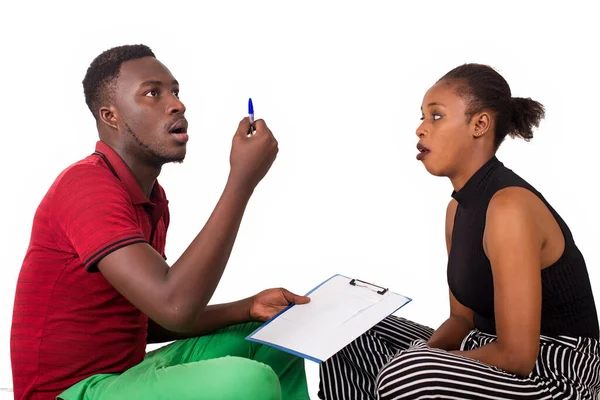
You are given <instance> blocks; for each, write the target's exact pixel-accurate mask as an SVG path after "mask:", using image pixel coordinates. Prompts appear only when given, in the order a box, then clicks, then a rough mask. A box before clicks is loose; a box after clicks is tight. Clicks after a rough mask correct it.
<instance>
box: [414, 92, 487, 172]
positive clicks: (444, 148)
mask: <svg viewBox="0 0 600 400" xmlns="http://www.w3.org/2000/svg"><path fill="white" fill-rule="evenodd" d="M466 111H467V104H466V103H465V101H464V100H463V98H462V97H461V96H459V95H457V94H456V92H455V90H454V86H453V84H452V83H448V82H444V81H441V82H438V83H436V84H435V85H434V86H432V87H431V88H430V89H429V90H428V91H427V93H425V97H424V98H423V104H422V105H421V112H422V121H423V122H421V125H419V127H418V128H417V131H416V133H417V137H418V138H419V143H418V145H417V148H418V149H419V153H418V154H417V159H418V160H420V161H422V162H423V165H425V168H426V169H427V171H428V172H429V173H430V174H432V175H436V176H453V174H455V173H456V172H457V171H459V170H460V168H459V167H460V165H461V163H464V162H465V161H467V160H468V158H469V157H470V155H471V151H472V146H473V138H474V137H473V134H474V133H475V131H474V126H473V125H472V124H470V123H469V121H467V117H466V115H465V112H466Z"/></svg>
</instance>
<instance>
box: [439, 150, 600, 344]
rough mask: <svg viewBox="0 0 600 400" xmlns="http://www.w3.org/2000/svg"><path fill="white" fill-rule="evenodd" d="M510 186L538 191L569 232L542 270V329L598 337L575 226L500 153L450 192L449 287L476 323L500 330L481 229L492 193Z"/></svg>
mask: <svg viewBox="0 0 600 400" xmlns="http://www.w3.org/2000/svg"><path fill="white" fill-rule="evenodd" d="M509 186H519V187H522V188H525V189H528V190H530V191H531V192H533V193H534V194H535V195H537V196H538V197H539V198H540V200H542V201H543V202H544V204H545V205H546V207H548V209H549V210H550V212H551V213H552V215H553V216H554V218H555V219H556V221H557V222H558V225H559V226H560V229H561V230H562V233H563V235H564V238H565V250H564V253H563V254H562V256H561V257H560V258H559V259H558V260H557V261H556V262H555V263H554V264H552V265H551V266H549V267H548V268H545V269H543V270H542V273H541V276H542V321H541V322H542V325H541V334H542V335H546V336H558V335H566V336H574V337H577V336H584V337H591V338H595V339H598V338H599V336H600V333H599V328H598V315H597V313H596V305H595V303H594V296H593V294H592V288H591V285H590V280H589V277H588V272H587V268H586V265H585V261H584V259H583V256H582V254H581V252H580V251H579V249H578V248H577V246H576V245H575V242H574V240H573V236H572V234H571V231H570V230H569V228H568V227H567V225H566V224H565V222H564V221H563V219H562V218H561V217H560V216H559V215H558V213H557V212H556V211H555V210H554V209H553V208H552V207H551V206H550V205H549V204H548V202H546V200H545V199H544V197H543V196H542V195H541V194H540V193H539V192H538V191H537V190H535V189H534V188H533V187H532V186H531V185H529V184H528V183H527V182H525V180H523V179H522V178H520V177H519V176H518V175H517V174H515V173H514V172H513V171H511V170H510V169H508V168H506V167H505V166H504V164H502V163H501V162H500V161H498V159H497V158H496V157H493V158H492V159H490V160H489V161H488V162H486V163H485V164H484V165H483V166H482V167H481V168H480V169H479V170H478V171H477V172H476V173H475V174H474V175H473V176H472V177H471V178H470V179H469V180H468V181H467V183H466V184H465V186H464V187H463V188H462V189H460V190H459V191H454V192H453V193H452V197H453V198H454V199H456V201H457V202H458V208H457V210H456V216H455V218H454V228H453V231H452V246H451V249H450V255H449V257H448V285H449V287H450V290H451V291H452V293H453V294H454V296H455V297H456V299H457V300H458V301H459V302H460V303H461V304H463V305H464V306H466V307H468V308H470V309H471V310H473V311H474V314H475V316H474V320H475V327H476V328H477V329H479V330H481V331H482V332H487V333H491V334H496V327H495V319H494V286H493V280H492V270H491V265H490V260H488V258H487V256H486V255H485V252H484V250H483V232H484V229H485V218H486V212H487V207H488V204H489V202H490V200H491V198H492V196H493V195H494V194H495V193H496V192H497V191H499V190H501V189H503V188H506V187H509Z"/></svg>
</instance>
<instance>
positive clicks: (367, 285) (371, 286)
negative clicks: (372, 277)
mask: <svg viewBox="0 0 600 400" xmlns="http://www.w3.org/2000/svg"><path fill="white" fill-rule="evenodd" d="M357 282H360V284H359V283H357ZM349 283H350V284H351V285H352V286H360V287H364V288H367V289H370V290H372V291H374V292H377V294H380V295H384V294H385V292H387V291H388V289H386V288H384V287H382V286H377V285H374V284H372V283H369V282H365V281H361V280H360V279H352V280H351V281H350V282H349ZM374 287H375V288H379V289H381V290H377V289H374Z"/></svg>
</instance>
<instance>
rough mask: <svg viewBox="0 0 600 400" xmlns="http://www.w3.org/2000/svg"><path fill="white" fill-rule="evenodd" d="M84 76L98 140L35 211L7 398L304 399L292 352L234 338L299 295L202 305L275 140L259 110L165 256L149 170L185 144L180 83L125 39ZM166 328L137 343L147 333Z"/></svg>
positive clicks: (272, 292)
mask: <svg viewBox="0 0 600 400" xmlns="http://www.w3.org/2000/svg"><path fill="white" fill-rule="evenodd" d="M83 86H84V92H85V98H86V102H87V104H88V106H89V108H90V110H91V112H92V114H93V115H94V117H95V119H96V123H97V127H98V133H99V136H100V141H98V143H97V145H96V151H95V152H94V153H93V154H92V155H90V156H88V157H86V158H85V159H83V160H82V161H79V162H77V163H75V164H74V165H72V166H70V167H69V168H67V169H66V170H65V171H63V172H62V173H61V174H60V175H59V177H58V178H57V179H56V181H55V182H54V184H53V185H52V186H51V188H50V189H49V191H48V193H47V194H46V196H45V197H44V199H43V200H42V202H41V204H40V206H39V208H38V210H37V212H36V214H35V218H34V222H33V229H32V235H31V242H30V245H29V249H28V251H27V254H26V256H25V260H24V263H23V266H22V269H21V273H20V275H19V280H18V283H17V290H16V297H15V305H14V315H13V324H12V332H11V361H12V369H13V380H14V390H15V399H17V400H24V399H36V400H44V399H54V398H57V396H58V398H59V399H65V400H71V399H100V398H102V399H138V398H139V399H178V400H181V399H242V398H243V399H280V398H283V399H293V400H297V399H308V398H309V397H308V392H307V388H306V378H305V374H304V362H303V360H302V359H301V358H297V357H294V356H292V355H289V354H287V353H284V352H280V351H278V350H275V349H273V348H270V347H266V346H261V345H257V344H254V343H251V342H248V341H246V340H244V338H245V337H246V336H247V335H248V334H249V333H251V332H252V331H253V330H254V329H256V327H257V324H256V322H258V321H265V320H267V319H268V318H270V317H272V316H273V315H275V314H276V313H277V312H279V311H280V310H282V309H283V308H285V307H287V306H288V305H289V304H291V303H297V304H303V303H306V302H308V301H309V299H308V298H306V297H302V296H297V295H294V294H292V293H290V292H288V291H287V290H285V289H269V290H265V291H263V292H261V293H259V294H257V295H256V296H253V297H251V298H248V299H245V300H240V301H238V302H234V303H229V304H221V305H213V306H207V303H208V302H209V300H210V298H211V296H212V295H213V292H214V291H215V288H216V287H217V284H218V282H219V280H220V278H221V275H222V273H223V270H224V268H225V266H226V264H227V260H228V258H229V255H230V253H231V249H232V247H233V244H234V241H235V237H236V235H237V232H238V228H239V225H240V222H241V220H242V215H243V213H244V210H245V207H246V204H247V202H248V200H249V199H250V196H251V195H252V193H253V190H254V188H255V187H256V185H257V184H258V183H259V182H260V181H261V179H262V178H263V177H264V176H265V174H266V173H267V171H268V170H269V168H270V167H271V165H272V163H273V161H274V160H275V157H276V154H277V151H278V145H277V141H276V140H275V138H274V137H273V135H272V133H271V131H270V130H269V128H268V127H267V126H266V124H265V122H264V121H262V120H257V121H256V122H255V129H256V132H255V134H254V135H250V136H249V135H248V132H249V130H250V129H251V127H250V123H249V120H248V119H247V118H245V119H243V120H242V121H241V122H240V124H239V126H238V129H237V132H236V133H235V136H234V138H233V143H232V148H231V156H230V163H231V169H230V174H229V177H228V180H227V184H226V186H225V189H224V191H223V194H222V196H221V198H220V200H219V202H218V203H217V205H216V207H215V209H214V211H213V213H212V215H211V217H210V218H209V220H208V222H207V223H206V225H205V226H204V228H203V229H202V230H201V231H200V233H199V234H198V236H197V237H196V238H195V239H194V241H193V242H192V243H191V244H190V245H189V247H188V248H187V250H186V251H185V252H184V253H183V255H182V256H181V257H180V258H179V259H178V260H177V261H176V262H175V263H174V264H173V265H172V266H171V267H170V268H169V266H168V265H167V263H166V262H165V259H166V257H165V254H164V249H165V240H166V232H167V228H168V225H169V211H168V207H167V199H166V197H165V193H164V191H163V189H162V187H161V186H160V185H159V184H158V182H157V180H156V179H157V177H158V175H159V174H160V170H161V167H162V165H163V164H165V163H168V162H181V161H183V159H184V157H185V153H186V142H187V140H188V134H187V128H188V124H187V121H186V119H185V117H184V114H185V106H184V105H183V103H182V102H181V101H180V100H179V85H178V83H177V81H176V80H175V79H174V78H173V76H172V75H171V73H170V72H169V70H168V69H167V68H166V67H165V66H164V65H163V64H162V63H160V62H159V61H158V60H157V59H156V58H155V56H154V53H153V52H152V51H151V50H150V48H148V47H147V46H144V45H134V46H121V47H116V48H113V49H110V50H107V51H106V52H104V53H102V54H101V55H100V56H98V57H97V58H96V59H95V60H94V61H93V62H92V64H91V65H90V67H89V69H88V71H87V74H86V76H85V79H84V80H83ZM250 321H255V322H254V323H252V322H250ZM176 339H180V340H177V341H176V342H174V343H172V344H170V345H168V346H166V347H163V348H161V349H159V350H156V351H155V352H152V353H149V354H145V348H146V344H147V343H153V342H164V341H171V340H176Z"/></svg>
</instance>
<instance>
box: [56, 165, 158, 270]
mask: <svg viewBox="0 0 600 400" xmlns="http://www.w3.org/2000/svg"><path fill="white" fill-rule="evenodd" d="M53 200H54V201H53V202H52V204H53V209H52V210H51V213H50V214H51V215H52V218H53V219H54V221H53V222H54V224H53V225H55V226H56V228H57V230H58V231H59V232H60V233H61V234H63V235H64V236H65V238H66V239H67V242H68V243H71V245H72V246H73V249H74V250H75V252H76V253H77V254H78V255H79V258H80V259H81V262H82V263H83V264H84V265H85V267H86V269H87V270H88V271H90V272H91V271H97V267H96V264H97V263H98V261H100V260H101V259H102V258H103V257H105V256H106V255H107V254H109V253H111V252H113V251H115V250H117V249H119V248H122V247H125V246H128V245H131V244H133V243H139V242H145V241H146V239H145V238H144V236H143V234H142V229H141V227H140V226H139V223H138V220H137V217H136V212H135V208H134V205H133V203H132V202H131V197H130V196H129V193H128V192H127V190H126V189H125V187H124V186H123V184H122V183H121V181H119V179H118V178H117V177H116V176H114V175H113V174H112V173H111V172H110V171H108V170H106V169H104V168H102V167H100V166H96V165H90V164H87V165H86V164H84V165H76V166H74V167H72V168H70V169H68V170H67V171H65V172H64V173H63V175H62V176H61V177H60V178H59V181H58V182H57V184H56V186H55V192H54V199H53Z"/></svg>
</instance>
